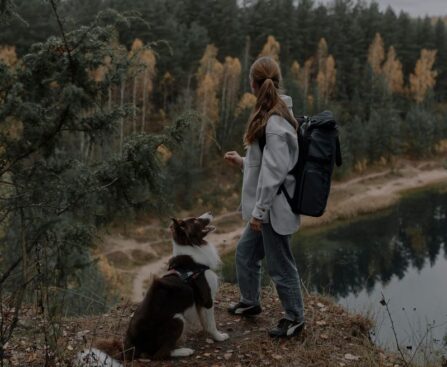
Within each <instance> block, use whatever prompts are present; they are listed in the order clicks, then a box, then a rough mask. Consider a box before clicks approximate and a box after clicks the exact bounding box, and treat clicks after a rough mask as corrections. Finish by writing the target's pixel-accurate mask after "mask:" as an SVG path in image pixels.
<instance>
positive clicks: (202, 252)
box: [172, 241, 221, 270]
mask: <svg viewBox="0 0 447 367" xmlns="http://www.w3.org/2000/svg"><path fill="white" fill-rule="evenodd" d="M172 253H173V255H174V256H178V255H189V256H191V257H192V259H193V260H194V261H195V262H196V263H199V264H202V265H206V266H209V268H210V269H213V270H216V269H217V268H218V267H219V265H220V264H221V260H220V257H219V254H218V253H217V250H216V248H215V247H214V246H213V245H211V244H209V243H207V244H205V245H201V246H182V245H179V244H177V243H176V242H175V241H172Z"/></svg>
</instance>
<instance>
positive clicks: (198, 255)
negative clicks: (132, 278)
mask: <svg viewBox="0 0 447 367" xmlns="http://www.w3.org/2000/svg"><path fill="white" fill-rule="evenodd" d="M212 219H213V217H212V215H211V214H210V213H205V214H203V215H201V216H200V217H197V218H186V219H183V220H177V219H175V218H172V224H171V226H170V229H171V233H172V242H173V257H172V258H171V259H170V261H169V270H168V272H167V273H166V274H164V275H163V276H162V277H155V278H154V281H153V283H152V285H151V286H150V288H149V291H148V292H147V294H146V296H145V297H144V299H143V301H142V302H141V304H140V305H139V306H138V308H137V310H136V311H135V313H134V315H133V317H132V318H131V320H130V322H129V326H128V329H127V332H126V336H125V339H124V343H121V342H119V341H116V340H112V341H107V340H104V341H100V342H98V343H97V344H95V348H91V349H88V350H84V351H82V352H80V353H78V355H77V357H76V362H75V365H76V366H78V367H87V366H88V367H93V366H94V367H121V366H123V365H122V363H121V362H119V361H131V360H133V359H138V358H150V359H164V358H168V357H187V356H190V355H192V354H193V353H194V351H193V350H192V349H190V348H178V347H177V346H176V345H177V341H178V340H179V339H180V337H181V335H182V333H183V331H184V329H185V322H186V319H185V314H186V313H190V312H191V311H195V312H196V313H197V315H198V319H199V320H200V323H201V325H202V327H203V329H204V330H205V331H206V332H207V333H208V334H209V335H210V336H211V337H212V338H213V339H214V340H215V341H223V340H226V339H228V335H227V334H225V333H221V332H219V331H218V330H217V328H216V322H215V320H214V307H213V306H214V298H215V296H216V292H217V288H218V277H217V275H216V273H215V272H214V271H215V270H216V269H217V268H218V267H219V265H220V263H221V261H220V258H219V255H218V253H217V250H216V248H215V247H214V246H213V245H212V244H210V243H208V242H207V241H206V240H205V237H206V235H207V234H208V233H209V232H211V231H213V230H214V229H215V228H214V227H213V226H211V225H210V223H211V221H212ZM188 319H189V318H188ZM114 358H115V359H114Z"/></svg>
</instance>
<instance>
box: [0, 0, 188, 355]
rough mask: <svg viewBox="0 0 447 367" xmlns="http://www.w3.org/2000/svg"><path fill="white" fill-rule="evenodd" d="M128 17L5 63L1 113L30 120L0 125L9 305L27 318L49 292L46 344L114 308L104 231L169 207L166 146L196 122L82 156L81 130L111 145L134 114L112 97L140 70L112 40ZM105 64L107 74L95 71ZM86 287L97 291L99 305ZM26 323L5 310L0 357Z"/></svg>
mask: <svg viewBox="0 0 447 367" xmlns="http://www.w3.org/2000/svg"><path fill="white" fill-rule="evenodd" d="M51 5H52V6H53V7H54V9H55V12H56V5H55V2H51ZM56 14H57V13H56ZM104 17H106V18H107V19H108V23H109V25H105V24H104V23H103V22H102V19H104ZM123 19H124V20H125V18H123V17H122V16H121V15H119V14H118V13H116V12H115V11H112V10H109V11H107V13H104V14H102V15H101V16H100V17H99V19H98V20H97V23H96V24H93V25H92V26H91V27H85V28H81V29H75V30H74V31H72V32H68V33H67V32H65V31H64V30H63V28H62V27H61V28H62V29H61V33H62V35H63V37H51V38H50V39H48V40H47V41H45V42H43V43H40V44H36V45H34V46H33V47H32V48H31V49H30V50H29V52H28V53H27V56H26V58H23V59H22V61H21V66H20V68H10V67H6V66H5V64H4V63H3V62H1V61H0V99H2V103H1V104H0V116H2V121H3V120H4V121H12V122H16V125H17V126H20V128H18V129H16V132H15V133H14V134H11V129H4V128H3V125H2V127H1V128H0V146H1V147H2V149H1V150H0V177H1V179H2V180H1V183H0V191H1V192H2V201H1V203H0V213H1V214H0V226H1V228H2V231H1V233H0V252H1V254H2V259H1V262H0V289H1V292H0V303H1V304H2V306H3V305H5V304H6V303H5V302H4V301H5V298H8V302H10V304H11V305H12V306H13V307H14V309H15V312H17V315H18V316H19V317H20V315H21V306H22V304H23V302H24V300H25V299H32V300H34V299H35V300H37V302H38V304H39V310H40V311H41V313H42V315H41V316H42V317H43V318H44V320H45V322H43V323H42V324H43V326H42V333H46V334H45V338H44V337H42V338H41V339H42V340H45V343H46V344H45V349H46V350H49V349H51V348H50V345H49V343H57V341H58V339H57V338H58V334H57V333H52V332H49V330H48V327H49V326H48V325H50V326H51V325H55V323H56V322H58V323H59V324H58V325H59V326H60V322H62V321H63V320H62V319H60V318H59V317H60V316H61V315H63V316H66V315H67V314H70V313H71V312H76V311H82V312H94V311H100V310H103V308H102V307H99V306H98V305H101V304H102V305H104V304H105V303H107V300H108V298H109V296H110V294H108V293H107V291H106V290H107V287H106V286H105V284H104V280H103V278H102V277H101V275H100V274H99V272H98V270H97V268H96V263H95V261H94V259H93V258H92V255H91V247H92V246H93V244H94V241H95V238H96V236H97V230H98V229H100V228H103V227H104V226H106V225H109V224H110V223H111V221H112V220H114V219H116V218H118V217H120V216H121V217H122V218H128V217H129V216H130V215H132V213H134V212H135V211H136V210H139V209H143V208H145V209H146V210H147V209H149V208H152V209H153V210H154V209H155V208H158V209H160V203H161V202H162V200H163V197H164V196H165V195H164V194H163V190H162V188H163V184H164V181H163V175H162V170H163V166H162V163H161V162H160V158H159V153H157V149H158V148H159V147H160V146H161V145H162V144H163V145H165V146H166V147H168V148H169V149H172V147H173V146H176V145H178V144H179V143H180V141H181V137H182V136H184V127H185V126H186V125H187V124H188V123H189V122H188V121H185V120H182V121H178V123H175V124H173V125H172V127H171V128H169V129H167V130H166V131H165V132H163V133H160V134H158V135H149V134H140V135H137V136H132V137H131V138H130V139H126V140H125V141H124V144H123V150H122V154H119V153H118V152H116V151H115V152H113V151H111V152H110V154H108V155H104V156H103V157H102V159H99V160H96V161H91V160H84V159H83V158H82V156H81V154H80V152H79V149H78V139H79V132H83V133H85V134H86V136H88V138H89V140H90V142H91V144H92V145H95V146H97V148H98V149H102V148H103V147H104V146H109V145H111V142H113V141H114V140H115V139H116V135H115V131H116V130H117V128H118V127H119V124H120V121H121V119H122V118H123V116H124V118H127V113H126V110H125V109H122V108H120V106H117V105H115V104H112V105H111V106H109V105H108V104H109V103H108V101H107V99H106V98H103V97H104V96H106V95H107V94H108V92H107V91H108V90H109V89H110V88H109V87H113V88H114V89H119V88H120V86H121V81H122V80H123V76H122V75H127V73H128V70H129V60H128V59H127V57H125V58H122V57H115V56H116V55H115V54H114V53H113V52H114V51H115V49H114V47H113V46H111V45H112V44H113V42H115V40H116V39H117V38H118V33H117V30H116V27H115V26H114V24H117V23H118V24H119V22H120V21H122V20H123ZM86 32H87V33H86ZM74 46H76V52H73V51H72V50H73V49H74ZM107 56H109V57H110V58H108V57H107ZM106 59H108V61H110V63H108V62H107V65H105V60H106ZM101 66H103V67H106V68H107V73H106V74H104V73H103V74H102V75H101V72H97V73H95V72H94V71H98V70H103V69H101ZM92 71H93V72H92ZM104 75H105V77H104ZM109 107H111V108H109ZM89 287H90V288H89ZM68 290H69V291H68ZM86 293H88V295H89V297H91V296H92V295H94V297H95V300H96V302H94V305H93V306H92V307H91V308H88V309H87V308H86V307H85V299H84V295H85V294H86ZM16 326H17V319H14V318H11V319H8V320H6V319H2V326H1V328H0V363H2V359H3V358H4V350H3V347H4V345H5V344H6V343H7V342H8V339H9V338H10V337H11V335H12V333H13V332H14V330H15V327H16ZM59 326H58V327H59ZM36 337H38V338H39V339H40V336H36Z"/></svg>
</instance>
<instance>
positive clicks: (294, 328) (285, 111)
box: [224, 57, 304, 337]
mask: <svg viewBox="0 0 447 367" xmlns="http://www.w3.org/2000/svg"><path fill="white" fill-rule="evenodd" d="M280 81H281V72H280V69H279V66H278V64H277V63H276V62H275V61H274V60H273V59H272V58H270V57H261V58H259V59H257V60H256V61H255V62H254V63H253V65H252V66H251V68H250V85H251V88H252V91H253V93H254V94H255V96H256V98H257V99H256V106H255V109H254V112H253V113H252V115H251V116H250V119H249V122H248V125H247V128H246V132H245V135H244V145H245V147H246V149H247V154H246V156H245V157H241V156H240V155H239V154H238V153H237V152H235V151H231V152H227V153H226V154H225V157H224V158H225V159H226V160H227V161H229V162H231V163H233V164H235V165H237V166H240V167H241V168H242V170H243V185H242V198H241V209H242V217H243V219H244V220H247V221H249V223H248V224H247V226H246V228H245V230H244V232H243V234H242V236H241V238H240V240H239V242H238V245H237V249H236V271H237V281H238V285H239V289H240V292H241V298H240V302H239V303H237V304H235V305H232V306H230V308H229V309H228V311H229V312H230V313H231V314H234V315H244V316H248V315H257V314H259V313H261V311H262V309H261V305H260V299H259V298H260V288H261V260H262V259H263V258H264V257H265V258H266V261H267V268H268V272H269V275H270V277H271V278H272V280H273V282H274V283H275V286H276V290H277V292H278V296H279V298H280V300H281V304H282V307H283V308H284V311H285V317H284V318H283V319H281V320H280V321H279V322H278V325H277V326H276V327H275V328H273V329H272V330H270V331H269V334H270V336H272V337H290V336H296V335H298V334H300V333H301V331H302V330H303V328H304V307H303V300H302V296H301V290H300V280H299V276H298V271H297V268H296V265H295V260H294V258H293V255H292V252H291V250H290V237H291V234H292V233H294V232H296V231H297V230H298V227H299V223H300V218H299V216H297V215H295V214H294V213H293V212H292V210H291V208H290V206H289V204H288V202H287V199H286V198H285V196H284V194H282V193H279V188H280V186H281V184H283V183H284V186H285V188H286V190H287V191H288V193H289V194H292V193H293V189H294V185H295V181H294V178H293V176H292V175H290V174H288V172H289V171H290V170H291V169H292V168H293V166H294V165H295V163H296V162H297V160H298V141H297V136H296V134H297V132H296V131H297V127H298V123H297V121H296V120H295V118H294V117H293V113H292V100H291V98H290V97H288V96H280V94H279V84H280ZM264 137H265V147H264V149H263V151H261V148H260V145H259V140H260V139H261V140H263V139H264Z"/></svg>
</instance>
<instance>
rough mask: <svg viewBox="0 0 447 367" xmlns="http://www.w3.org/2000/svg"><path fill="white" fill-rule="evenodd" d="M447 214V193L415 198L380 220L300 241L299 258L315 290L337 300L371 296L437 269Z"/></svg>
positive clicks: (446, 242) (371, 219)
mask: <svg viewBox="0 0 447 367" xmlns="http://www.w3.org/2000/svg"><path fill="white" fill-rule="evenodd" d="M446 211H447V194H446V193H439V192H433V191H431V192H425V193H420V194H417V195H416V194H415V195H413V196H412V197H410V198H407V199H405V200H402V201H401V202H400V203H399V204H398V205H396V206H395V207H394V208H392V209H391V210H389V211H387V212H384V213H380V214H379V215H375V216H373V217H368V218H365V219H362V220H357V221H355V222H352V223H346V224H343V225H341V226H338V227H337V228H335V229H329V230H326V231H324V232H323V233H319V234H318V235H306V234H304V235H301V236H300V235H297V236H296V237H295V238H294V244H293V247H294V254H295V258H296V260H297V264H298V266H299V269H300V271H301V273H302V274H303V278H304V280H305V282H306V284H308V285H309V287H310V288H312V289H313V290H316V291H319V292H325V293H329V294H331V295H333V296H335V297H336V298H340V297H346V296H348V295H349V294H357V293H358V292H360V291H363V290H366V292H367V293H368V294H370V293H371V292H372V290H373V289H374V286H375V284H376V283H377V282H380V283H381V284H383V285H386V284H387V283H388V282H389V281H390V280H391V279H392V277H393V276H396V277H397V278H398V279H402V278H404V276H405V274H406V272H407V270H408V269H409V268H416V269H417V270H419V271H420V270H422V269H423V268H424V267H425V266H430V267H432V266H433V265H434V264H435V262H436V259H437V258H438V257H439V255H440V254H441V250H444V251H443V253H445V250H446V246H447V223H446ZM442 257H443V258H444V259H445V256H442ZM426 260H428V263H427V261H426ZM446 283H447V274H446Z"/></svg>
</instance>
